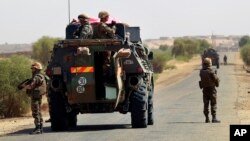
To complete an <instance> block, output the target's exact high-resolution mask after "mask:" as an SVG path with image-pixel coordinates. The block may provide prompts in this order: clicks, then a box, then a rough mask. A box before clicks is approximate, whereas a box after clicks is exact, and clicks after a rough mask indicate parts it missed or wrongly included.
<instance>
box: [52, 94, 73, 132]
mask: <svg viewBox="0 0 250 141" xmlns="http://www.w3.org/2000/svg"><path fill="white" fill-rule="evenodd" d="M62 95H63V94H62V93H61V92H53V91H51V92H50V93H49V97H50V108H51V109H50V118H51V130H52V131H64V130H67V129H68V126H69V123H68V118H67V117H68V116H67V113H66V109H65V103H64V99H63V96H62Z"/></svg>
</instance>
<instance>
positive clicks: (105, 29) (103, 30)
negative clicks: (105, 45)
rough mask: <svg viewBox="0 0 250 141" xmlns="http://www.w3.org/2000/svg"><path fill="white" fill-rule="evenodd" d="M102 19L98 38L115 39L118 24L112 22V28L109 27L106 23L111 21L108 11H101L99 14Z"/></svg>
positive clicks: (98, 28) (98, 27)
mask: <svg viewBox="0 0 250 141" xmlns="http://www.w3.org/2000/svg"><path fill="white" fill-rule="evenodd" d="M98 17H99V18H100V23H98V26H97V38H100V39H109V38H115V31H116V26H115V25H116V22H115V21H112V23H111V27H109V26H108V25H107V24H106V22H107V21H108V19H109V13H108V12H106V11H101V12H99V14H98Z"/></svg>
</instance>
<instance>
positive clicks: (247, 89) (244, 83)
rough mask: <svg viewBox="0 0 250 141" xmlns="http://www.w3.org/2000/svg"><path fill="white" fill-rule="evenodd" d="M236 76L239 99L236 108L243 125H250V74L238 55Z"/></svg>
mask: <svg viewBox="0 0 250 141" xmlns="http://www.w3.org/2000/svg"><path fill="white" fill-rule="evenodd" d="M235 74H236V79H237V85H238V97H237V102H236V104H235V107H236V109H237V112H238V116H239V119H240V123H241V124H250V85H249V82H250V73H247V72H246V70H245V68H244V63H243V62H242V60H241V59H240V54H239V53H238V54H236V64H235Z"/></svg>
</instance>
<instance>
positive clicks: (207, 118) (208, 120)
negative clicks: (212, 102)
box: [205, 115, 210, 123]
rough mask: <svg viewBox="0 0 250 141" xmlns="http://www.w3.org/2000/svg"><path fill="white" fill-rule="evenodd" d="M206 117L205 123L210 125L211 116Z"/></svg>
mask: <svg viewBox="0 0 250 141" xmlns="http://www.w3.org/2000/svg"><path fill="white" fill-rule="evenodd" d="M205 117H206V119H205V122H206V123H209V122H210V119H209V116H208V115H205Z"/></svg>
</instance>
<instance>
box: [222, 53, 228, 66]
mask: <svg viewBox="0 0 250 141" xmlns="http://www.w3.org/2000/svg"><path fill="white" fill-rule="evenodd" d="M223 60H224V65H227V56H226V55H224V57H223Z"/></svg>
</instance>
